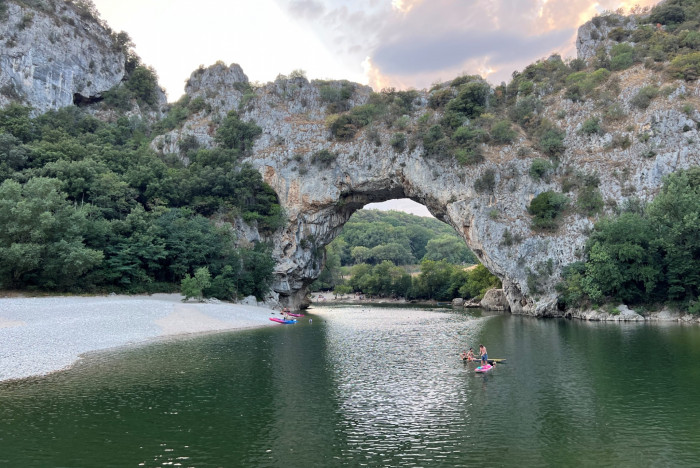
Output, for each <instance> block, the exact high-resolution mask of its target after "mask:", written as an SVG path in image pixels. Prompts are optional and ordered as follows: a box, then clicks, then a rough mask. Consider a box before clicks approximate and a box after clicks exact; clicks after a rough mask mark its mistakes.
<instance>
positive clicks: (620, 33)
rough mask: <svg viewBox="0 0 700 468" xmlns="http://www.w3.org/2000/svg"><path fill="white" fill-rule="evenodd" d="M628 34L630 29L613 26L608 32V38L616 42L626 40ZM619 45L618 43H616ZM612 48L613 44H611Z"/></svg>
mask: <svg viewBox="0 0 700 468" xmlns="http://www.w3.org/2000/svg"><path fill="white" fill-rule="evenodd" d="M629 36H630V31H628V30H627V29H624V28H620V27H618V28H614V29H611V30H610V32H609V33H608V39H610V40H612V41H617V42H622V41H624V40H626V39H627V38H628V37H629ZM617 45H620V44H617ZM613 48H614V46H613Z"/></svg>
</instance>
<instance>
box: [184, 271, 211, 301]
mask: <svg viewBox="0 0 700 468" xmlns="http://www.w3.org/2000/svg"><path fill="white" fill-rule="evenodd" d="M209 286H211V273H209V268H207V267H202V268H198V269H197V270H196V271H195V272H194V276H190V275H185V277H184V278H183V280H182V283H181V285H180V292H181V294H182V295H183V296H185V299H183V301H187V300H188V299H190V298H196V299H197V300H202V298H203V296H202V294H203V293H202V292H203V291H204V290H205V289H207V288H208V287H209Z"/></svg>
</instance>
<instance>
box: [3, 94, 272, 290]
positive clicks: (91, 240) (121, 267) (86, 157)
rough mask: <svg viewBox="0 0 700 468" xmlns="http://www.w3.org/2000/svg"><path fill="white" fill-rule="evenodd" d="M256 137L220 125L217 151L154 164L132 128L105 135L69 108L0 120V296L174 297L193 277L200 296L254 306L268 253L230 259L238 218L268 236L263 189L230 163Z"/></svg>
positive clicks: (17, 112) (145, 131) (126, 124)
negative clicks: (203, 279)
mask: <svg viewBox="0 0 700 468" xmlns="http://www.w3.org/2000/svg"><path fill="white" fill-rule="evenodd" d="M258 134H259V129H258V128H257V127H256V126H255V125H254V124H251V123H246V122H242V121H241V120H240V119H239V118H238V116H237V115H236V114H235V113H231V114H229V115H228V117H227V118H226V119H224V121H223V122H222V124H221V127H220V130H219V132H218V133H217V140H218V141H219V142H220V145H219V147H218V148H216V149H211V150H203V149H199V150H195V151H192V152H191V153H190V158H191V164H190V165H189V166H184V165H183V164H181V163H180V162H179V161H169V162H168V163H166V162H164V161H163V160H162V159H161V158H160V157H159V156H158V155H157V154H156V153H155V152H154V151H152V150H151V149H150V147H149V143H150V138H149V136H148V135H149V128H148V126H147V125H146V124H145V123H144V122H143V121H142V120H140V119H139V118H136V117H131V118H127V117H125V116H122V117H119V118H117V119H116V121H115V122H113V123H105V122H102V121H100V120H97V119H95V118H94V117H92V116H90V115H88V114H86V113H84V112H83V111H81V110H80V109H78V108H76V107H71V108H65V109H62V110H60V111H54V112H49V113H47V114H44V115H42V116H40V117H37V118H31V117H30V110H29V109H28V108H25V107H21V106H19V105H11V106H9V107H7V108H5V109H3V110H1V111H0V287H2V288H19V289H25V288H27V289H37V290H51V291H105V290H110V291H112V290H121V291H127V292H147V291H160V290H172V289H176V288H177V287H178V286H179V284H180V282H181V280H182V279H183V278H186V277H187V275H190V274H192V273H194V272H195V271H196V270H197V269H198V268H206V269H208V271H209V272H210V274H211V275H212V281H211V285H210V286H209V289H208V291H207V295H214V296H217V297H220V298H222V299H229V298H232V297H234V296H237V295H249V294H255V295H257V296H258V297H261V296H262V295H263V294H264V293H265V292H266V290H267V287H268V285H269V282H270V280H271V272H272V268H273V264H272V260H271V258H270V255H269V251H268V248H267V247H266V246H265V245H264V244H258V245H256V246H254V247H253V248H250V249H243V248H240V249H238V248H235V241H236V239H234V235H233V230H232V226H231V224H230V222H231V221H232V220H233V219H234V218H235V217H236V216H241V217H243V218H244V219H246V220H247V221H257V223H258V225H259V227H260V228H261V229H262V230H263V231H265V230H273V229H275V228H276V227H277V226H279V225H280V223H281V222H282V221H283V218H282V216H281V212H280V207H279V204H278V203H277V199H276V196H275V194H274V192H273V191H272V189H271V188H270V187H269V186H267V185H266V184H264V183H263V181H262V179H261V176H260V174H259V173H258V172H257V171H255V170H254V169H253V168H252V167H250V166H247V165H241V164H240V163H239V159H240V158H241V156H242V155H243V154H244V153H245V152H246V151H247V150H248V148H249V147H250V144H251V143H252V141H253V139H254V138H255V137H256V136H257V135H258Z"/></svg>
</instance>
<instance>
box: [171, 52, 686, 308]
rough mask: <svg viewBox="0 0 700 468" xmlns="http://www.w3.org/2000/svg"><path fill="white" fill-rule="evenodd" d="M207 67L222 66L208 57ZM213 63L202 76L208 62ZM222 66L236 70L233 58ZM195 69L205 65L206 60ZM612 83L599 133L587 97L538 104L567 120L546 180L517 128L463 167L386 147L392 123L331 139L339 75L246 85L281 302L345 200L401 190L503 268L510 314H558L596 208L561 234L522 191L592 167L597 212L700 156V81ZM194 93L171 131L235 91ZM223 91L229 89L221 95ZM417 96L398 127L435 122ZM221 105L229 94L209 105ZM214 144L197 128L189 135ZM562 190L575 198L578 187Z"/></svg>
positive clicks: (356, 204)
mask: <svg viewBox="0 0 700 468" xmlns="http://www.w3.org/2000/svg"><path fill="white" fill-rule="evenodd" d="M216 70H220V71H221V72H223V73H226V71H225V70H223V69H222V68H221V67H219V66H217V68H216ZM216 70H212V74H215V73H213V72H216V73H219V72H218V71H216ZM228 70H231V71H229V72H228V73H231V74H232V75H234V76H241V80H242V74H239V73H238V67H235V66H233V67H231V68H229V69H228ZM199 73H200V74H201V76H208V72H207V71H206V70H205V71H204V72H203V73H202V72H199ZM235 80H236V79H234V80H233V83H235V82H236V81H235ZM619 80H620V82H622V83H625V87H624V88H623V89H621V91H620V93H619V95H618V98H617V102H618V103H619V104H620V106H621V108H622V109H623V111H624V116H623V117H622V118H620V119H619V120H618V121H616V122H614V123H612V124H610V125H609V126H607V128H606V130H607V131H606V133H604V134H602V135H586V134H583V133H582V132H580V131H579V129H580V127H581V126H582V124H583V122H584V121H585V120H587V119H589V118H590V117H591V116H594V115H598V113H599V112H600V111H599V110H598V109H597V108H596V107H595V103H594V101H593V100H589V101H587V102H573V101H570V100H566V99H564V98H563V97H562V96H561V95H559V96H556V95H555V96H554V97H553V98H551V99H550V103H551V104H550V105H549V106H547V107H546V108H545V110H544V111H543V114H544V115H545V116H546V117H547V118H549V119H550V120H551V121H553V122H557V124H558V126H560V128H562V129H564V130H566V138H565V144H566V147H567V150H566V152H565V153H564V155H562V156H561V157H560V165H559V167H560V169H559V170H557V171H556V172H555V173H554V174H553V175H552V177H551V178H550V179H548V180H535V179H533V178H532V177H530V176H529V175H528V171H529V168H530V166H531V164H532V162H533V160H534V159H535V158H536V157H540V158H545V159H546V156H544V155H542V154H539V153H538V152H537V150H536V149H534V148H536V145H535V144H534V143H533V142H532V141H530V140H528V138H527V136H526V135H525V134H524V133H520V135H519V136H518V138H517V139H516V141H514V142H513V143H512V144H509V145H500V146H494V145H484V147H483V150H484V154H485V156H486V158H485V161H484V162H483V163H481V164H478V165H467V166H461V165H459V164H458V163H457V162H456V161H454V160H453V159H433V158H427V157H426V156H424V154H423V149H422V147H421V145H420V142H419V143H418V144H417V146H415V147H413V148H411V147H410V145H409V147H408V148H406V149H397V148H396V147H395V146H392V145H391V144H390V142H391V140H392V137H393V136H394V135H395V133H397V132H398V131H399V130H397V129H391V128H387V126H386V125H383V124H378V125H376V126H374V127H366V128H365V129H363V131H361V132H359V133H358V135H357V136H355V137H354V138H352V139H351V140H350V141H338V140H336V139H333V138H332V137H331V135H330V132H329V130H328V128H327V125H326V117H327V115H328V112H327V108H328V103H326V102H324V100H323V99H322V97H321V89H327V88H328V87H335V88H340V87H341V86H343V83H341V82H332V83H328V82H319V81H314V82H308V81H307V80H305V79H303V78H294V79H284V78H280V79H278V80H277V81H275V82H274V83H269V84H267V85H265V86H263V87H261V88H258V89H256V90H254V97H252V99H250V100H249V101H247V102H246V103H245V105H243V106H241V105H240V102H241V101H240V100H239V101H238V102H239V107H238V110H239V113H240V114H241V117H242V118H243V119H244V120H253V121H255V122H256V123H257V124H258V125H259V126H260V127H262V129H263V134H262V136H261V137H260V138H259V139H258V140H257V141H256V144H255V147H254V151H253V155H252V156H251V157H249V158H248V159H247V161H248V162H250V163H251V164H253V165H254V166H255V167H256V168H257V169H258V170H259V171H260V172H261V174H262V175H263V178H264V180H265V181H266V182H267V183H268V184H270V185H271V186H272V187H273V188H274V189H275V191H276V192H277V194H278V196H279V200H280V203H281V205H282V206H283V208H284V210H285V213H286V215H287V225H286V226H285V227H284V228H283V229H281V230H280V231H278V232H277V233H275V234H274V235H273V236H272V237H271V238H270V239H269V240H271V241H272V242H273V243H274V255H275V258H276V261H277V267H276V270H275V274H276V280H275V283H274V285H273V289H274V291H275V292H276V293H277V294H279V300H280V302H281V303H282V304H284V305H289V306H292V307H295V306H298V305H300V304H302V301H303V298H304V296H305V294H306V287H307V286H308V285H309V284H310V283H311V282H312V281H313V280H314V279H315V278H316V277H317V276H318V274H319V273H320V270H321V268H322V266H323V261H324V258H323V253H322V252H323V250H322V247H323V246H324V245H326V244H328V243H329V242H331V241H332V240H333V238H334V237H335V236H336V235H337V234H338V233H339V231H340V230H341V229H342V227H343V224H344V223H345V222H346V221H347V220H348V218H349V217H350V216H351V215H352V213H353V212H354V211H356V210H358V209H360V208H362V207H363V206H364V205H365V204H367V203H371V202H379V201H384V200H389V199H395V198H411V199H413V200H415V201H417V202H419V203H422V204H423V205H425V206H426V207H427V208H428V209H429V210H430V212H431V213H432V214H433V215H435V216H436V217H437V218H438V219H440V220H442V221H444V222H446V223H448V224H450V225H451V226H452V227H454V229H455V230H456V231H457V233H459V235H461V236H462V237H463V238H464V240H465V242H466V243H467V245H468V246H469V247H470V248H471V249H472V250H473V251H474V253H475V254H476V255H477V256H478V257H479V259H480V260H481V261H482V262H483V263H484V265H485V266H486V267H487V268H488V269H489V270H490V271H491V272H493V273H494V274H496V275H497V276H498V277H499V278H501V280H502V282H503V287H504V294H505V296H506V298H507V302H508V305H509V307H510V310H511V311H512V312H513V313H520V314H532V315H540V316H541V315H547V316H553V315H561V312H559V311H558V310H557V307H556V293H555V291H554V285H555V284H556V283H557V282H558V281H559V277H560V273H561V269H562V268H563V267H564V266H565V265H567V264H569V263H571V262H573V261H576V260H578V259H579V258H580V256H581V253H582V251H583V247H584V244H585V241H586V239H587V235H588V232H589V231H590V229H591V228H592V226H593V223H594V222H595V220H596V218H595V217H586V216H584V215H581V214H578V213H576V212H575V210H571V212H570V213H568V214H566V216H565V218H564V220H563V222H562V226H561V227H560V228H559V230H558V231H556V232H554V233H542V232H537V231H533V230H532V229H531V221H532V220H531V217H530V215H529V214H528V212H527V207H528V205H529V203H530V201H531V200H532V199H533V197H535V196H537V195H538V194H540V193H542V192H544V191H547V190H556V191H560V192H561V191H563V190H562V183H563V182H564V181H565V180H566V177H568V176H567V171H569V172H575V173H579V174H592V175H596V176H597V177H598V179H599V180H600V185H599V189H600V192H601V194H602V197H603V199H604V200H605V201H606V210H607V212H612V211H613V209H614V207H615V206H617V205H620V204H623V203H624V202H625V200H627V199H629V198H638V199H641V200H649V199H651V198H652V197H653V195H654V194H655V193H656V192H657V191H658V189H659V187H660V185H661V183H662V178H663V177H664V176H665V175H667V174H669V173H671V172H674V171H677V170H679V169H682V168H687V167H690V166H693V165H698V164H700V151H699V150H700V148H699V147H698V142H699V141H700V135H698V130H697V128H698V124H697V123H696V122H700V114H699V113H698V112H697V111H695V110H694V111H692V112H690V113H688V112H687V106H686V104H693V105H695V107H696V108H697V107H700V106H699V105H697V104H698V103H700V88H698V86H697V85H696V84H692V86H691V85H690V84H686V83H683V82H672V83H667V85H668V86H670V87H672V88H673V90H674V91H673V92H671V93H669V94H668V95H665V96H664V95H662V96H660V97H658V98H657V99H655V100H654V101H652V103H651V105H650V106H649V107H648V108H647V109H645V110H640V109H638V108H636V107H635V106H633V105H632V104H631V103H630V101H631V99H632V98H633V97H634V96H635V94H636V93H637V91H638V90H639V89H640V88H642V87H644V86H647V85H650V84H653V85H658V86H660V85H662V84H663V80H665V78H664V77H663V76H661V75H657V74H655V73H654V72H652V71H649V70H645V69H644V68H642V67H635V68H631V69H628V70H626V71H624V72H622V73H620V74H619ZM353 87H354V91H353V93H352V97H351V99H350V102H349V103H348V105H349V107H353V106H357V105H361V104H364V103H366V102H367V100H368V99H369V96H370V93H371V90H370V89H369V88H367V87H363V86H360V85H353ZM195 92H196V93H198V95H200V96H204V97H205V99H206V101H207V103H208V104H210V105H211V108H212V111H211V112H210V114H209V115H206V113H203V114H201V115H198V116H197V117H196V118H195V119H191V120H190V121H188V122H187V123H186V124H185V126H184V127H183V130H181V132H182V133H189V134H193V135H195V136H196V137H197V138H198V139H200V136H201V135H203V134H207V131H208V130H207V129H210V128H211V127H212V119H218V118H220V116H221V115H224V114H225V113H226V112H228V111H229V110H231V107H229V106H231V105H233V104H234V103H235V102H237V99H240V98H239V97H238V96H242V93H241V92H239V91H235V92H234V91H231V86H227V87H225V88H224V89H221V90H219V89H217V88H208V91H207V92H203V88H202V87H201V86H198V87H196V91H195ZM433 92H435V91H433ZM229 94H233V95H234V96H233V97H231V96H229V97H228V98H225V96H222V95H229ZM428 97H429V93H428V92H425V91H424V92H421V93H419V95H418V97H417V98H416V99H415V101H414V103H413V104H414V109H415V110H414V112H413V113H412V114H411V115H410V116H407V117H405V118H404V120H406V127H405V128H406V130H404V131H405V132H407V133H409V135H410V132H411V130H412V129H415V128H416V126H417V125H418V123H419V120H420V119H423V121H424V124H425V123H426V122H427V125H432V124H434V123H437V122H438V121H439V119H440V117H441V116H440V113H439V112H435V113H433V112H432V111H431V110H430V109H428V107H427V101H428ZM226 99H229V100H228V101H227V100H226ZM221 102H226V104H225V105H220V104H218V103H221ZM684 106H685V107H684ZM684 108H685V112H684V110H683V109H684ZM562 115H563V116H564V117H563V118H562V117H561V116H562ZM182 133H181V134H182ZM624 138H628V139H629V142H630V144H629V146H627V147H624V146H619V145H616V144H614V141H613V140H619V139H624ZM211 141H212V140H211V135H208V136H207V137H206V138H204V137H202V138H201V141H200V143H201V144H203V145H208V144H211ZM322 150H327V151H328V152H329V153H330V154H331V158H332V161H326V162H321V161H319V160H318V159H317V158H314V155H316V154H318V152H319V151H322ZM489 175H490V176H493V187H492V188H490V189H488V190H486V191H481V192H480V191H477V190H476V189H475V181H477V180H481V179H483V178H484V177H485V176H489ZM569 196H570V197H571V199H572V204H574V203H575V193H573V192H572V193H570V194H569ZM506 231H507V232H506ZM247 237H250V236H249V235H248V236H247Z"/></svg>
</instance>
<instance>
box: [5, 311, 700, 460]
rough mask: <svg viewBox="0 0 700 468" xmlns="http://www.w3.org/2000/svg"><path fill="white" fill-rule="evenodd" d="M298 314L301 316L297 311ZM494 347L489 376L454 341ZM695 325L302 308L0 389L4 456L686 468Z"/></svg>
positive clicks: (697, 336)
mask: <svg viewBox="0 0 700 468" xmlns="http://www.w3.org/2000/svg"><path fill="white" fill-rule="evenodd" d="M309 318H311V319H312V321H309ZM480 343H483V344H485V345H486V346H487V347H488V350H489V356H490V357H493V358H507V362H506V363H504V364H500V365H497V366H496V368H495V369H494V370H492V371H491V372H490V373H488V374H477V373H475V372H474V367H475V365H474V364H464V363H463V362H462V361H461V360H459V358H458V354H459V352H460V351H461V350H462V349H464V348H465V347H467V346H473V347H474V348H475V349H477V348H478V345H479V344H480ZM699 460H700V327H684V326H680V325H675V324H674V325H658V324H654V325H648V324H639V323H631V324H617V323H586V322H579V321H567V320H542V319H532V318H526V317H517V316H509V315H505V316H501V315H497V316H489V315H486V314H482V313H481V312H479V311H476V312H462V311H453V310H451V309H433V310H427V309H414V308H381V307H371V308H370V307H367V306H365V307H361V306H329V307H325V308H321V307H317V308H315V309H312V310H311V311H310V315H309V316H307V317H305V318H304V319H302V320H301V321H300V322H299V323H298V324H296V325H287V326H285V325H280V326H277V327H270V328H265V329H258V330H250V331H241V332H234V333H223V334H215V335H206V336H199V337H193V338H187V339H177V340H171V341H167V342H158V343H153V344H150V345H147V346H139V347H135V348H124V349H120V350H114V351H110V352H107V353H100V354H96V355H92V356H89V357H88V358H86V359H84V360H82V361H81V362H80V363H79V364H78V365H77V366H75V367H74V368H73V369H70V370H68V371H64V372H59V373H56V374H52V375H49V376H46V377H42V378H36V379H29V380H24V381H19V382H9V383H3V384H0V465H6V466H13V467H14V466H22V467H31V466H40V467H47V466H71V467H95V466H100V467H111V466H114V467H125V466H149V467H152V466H194V467H217V466H222V467H237V466H251V467H257V466H274V467H312V466H313V467H315V466H318V467H333V466H382V467H388V466H557V467H559V466H614V467H625V466H629V467H639V466H674V467H675V466H698V463H699V462H698V461H699Z"/></svg>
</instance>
